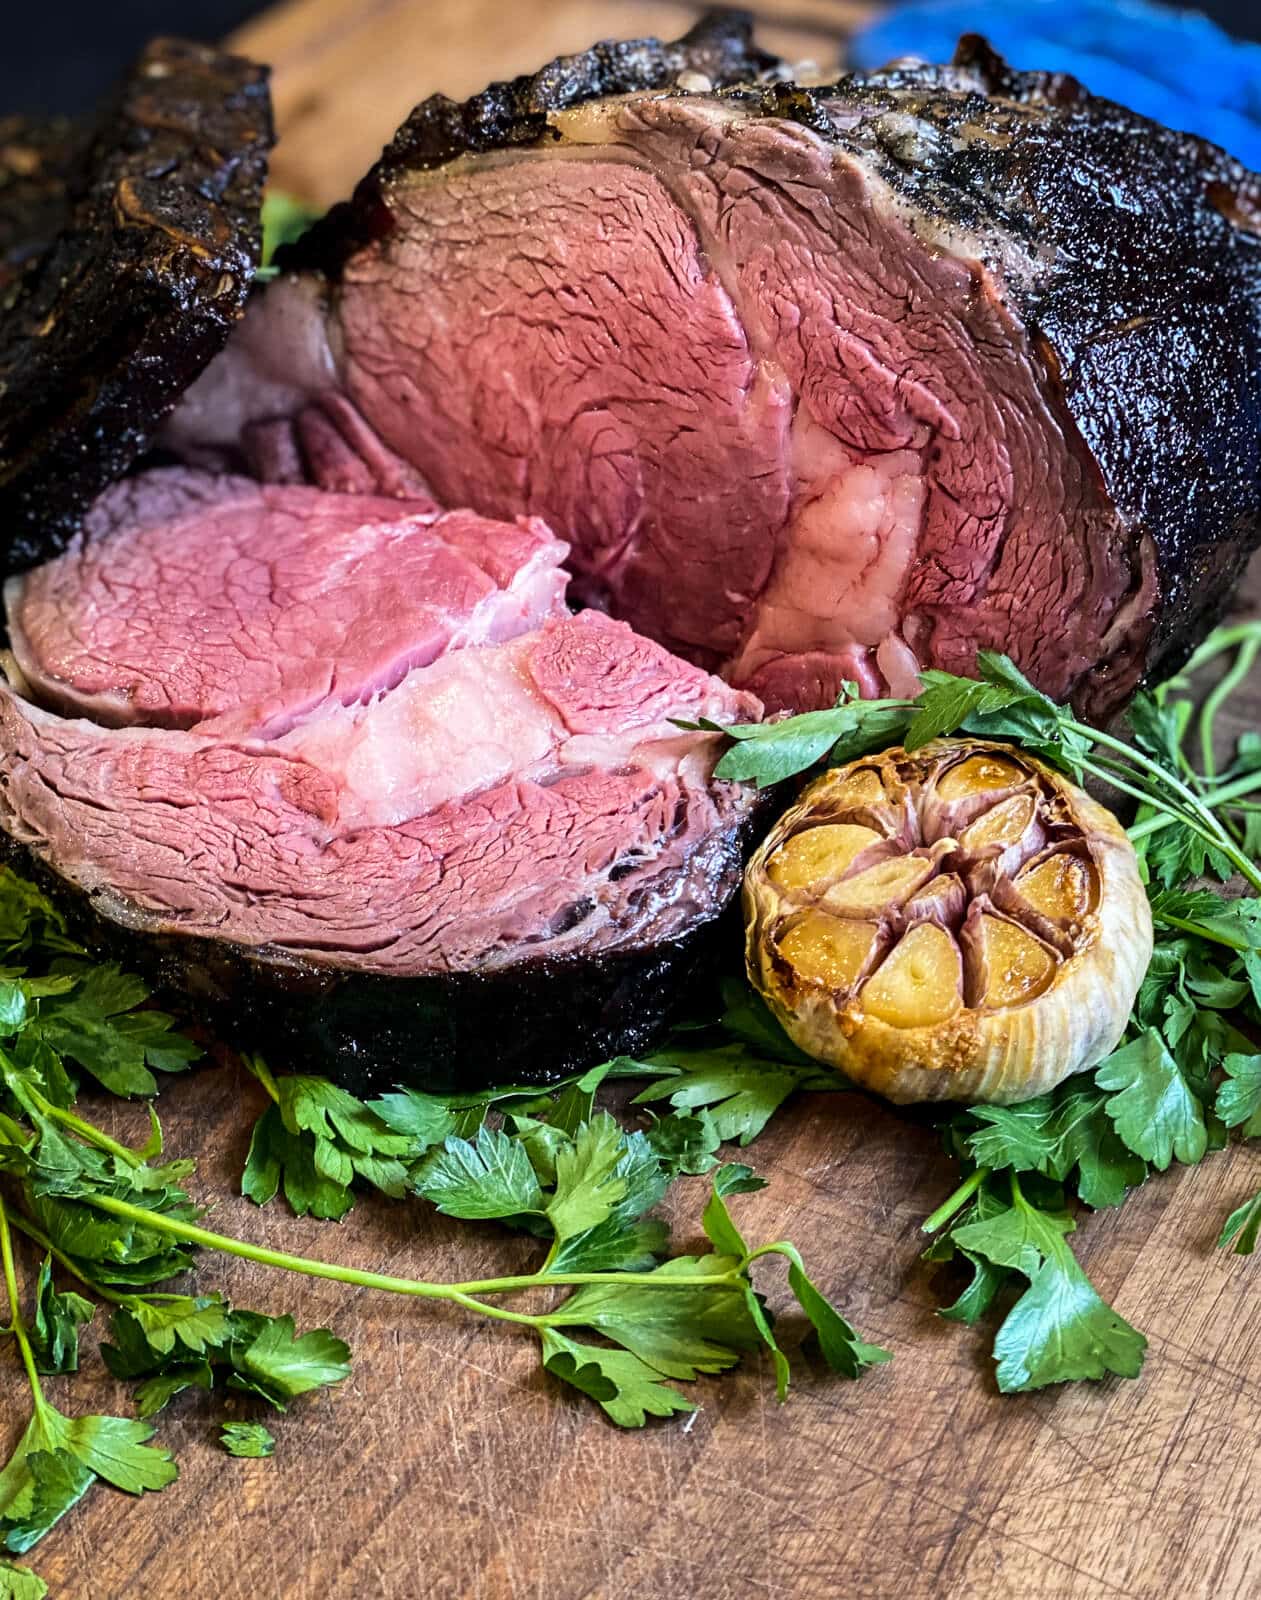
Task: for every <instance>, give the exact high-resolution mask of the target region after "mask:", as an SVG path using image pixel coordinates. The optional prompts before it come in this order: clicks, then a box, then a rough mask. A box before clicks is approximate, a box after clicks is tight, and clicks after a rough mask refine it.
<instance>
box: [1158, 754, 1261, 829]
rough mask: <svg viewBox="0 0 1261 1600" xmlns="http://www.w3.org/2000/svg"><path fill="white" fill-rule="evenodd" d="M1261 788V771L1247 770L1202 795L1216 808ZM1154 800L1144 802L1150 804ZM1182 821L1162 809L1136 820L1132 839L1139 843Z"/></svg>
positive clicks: (1202, 797) (1207, 803)
mask: <svg viewBox="0 0 1261 1600" xmlns="http://www.w3.org/2000/svg"><path fill="white" fill-rule="evenodd" d="M1258 789H1261V771H1258V772H1245V773H1244V774H1243V776H1242V777H1240V778H1235V779H1233V780H1232V782H1230V783H1223V784H1221V785H1220V786H1219V787H1218V788H1216V789H1208V790H1206V791H1205V793H1204V794H1202V795H1201V796H1200V799H1201V800H1203V802H1204V804H1205V805H1206V806H1212V807H1213V808H1214V809H1216V808H1217V807H1218V806H1225V805H1229V804H1230V803H1231V801H1233V800H1238V799H1240V798H1241V797H1242V796H1243V795H1246V794H1255V793H1256V791H1257V790H1258ZM1151 803H1152V802H1151V801H1150V800H1147V801H1145V802H1144V804H1146V805H1150V804H1151ZM1180 821H1182V818H1181V817H1180V816H1177V815H1175V814H1174V813H1173V812H1171V811H1162V812H1161V813H1160V814H1159V815H1158V816H1154V817H1144V818H1143V820H1142V821H1141V822H1136V823H1135V824H1134V826H1133V827H1132V828H1130V829H1128V830H1127V831H1128V833H1129V835H1130V838H1131V840H1133V841H1134V842H1135V843H1137V842H1138V841H1139V840H1140V839H1147V838H1150V836H1151V835H1152V834H1153V833H1159V832H1160V831H1161V829H1162V828H1168V827H1171V826H1172V824H1173V823H1175V822H1180Z"/></svg>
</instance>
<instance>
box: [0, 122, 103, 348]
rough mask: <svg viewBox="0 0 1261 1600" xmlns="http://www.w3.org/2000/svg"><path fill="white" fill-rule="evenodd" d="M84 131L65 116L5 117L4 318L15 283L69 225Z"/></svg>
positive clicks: (0, 213)
mask: <svg viewBox="0 0 1261 1600" xmlns="http://www.w3.org/2000/svg"><path fill="white" fill-rule="evenodd" d="M85 142H86V135H85V133H84V130H83V129H82V128H81V127H79V126H78V125H77V124H75V123H73V122H71V121H69V120H68V119H67V118H65V117H53V118H49V119H34V118H29V117H0V317H2V316H3V315H4V313H5V309H6V307H7V306H8V305H9V304H11V303H12V301H11V296H12V295H13V293H14V287H13V286H14V284H15V282H16V281H17V280H18V279H19V278H21V277H22V276H23V275H24V273H25V272H26V271H27V270H28V269H29V268H30V266H31V264H32V263H33V262H35V261H37V260H38V259H39V258H40V257H41V256H42V255H43V254H44V252H45V251H46V250H47V249H48V248H49V246H50V245H51V244H52V242H53V240H54V239H55V238H56V237H57V235H58V234H59V233H60V232H61V230H62V229H63V228H64V227H65V225H66V223H67V221H68V220H69V215H70V184H71V180H72V178H73V176H74V174H75V172H76V171H77V169H78V167H79V164H80V162H81V160H82V155H83V146H84V143H85Z"/></svg>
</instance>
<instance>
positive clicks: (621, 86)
mask: <svg viewBox="0 0 1261 1600" xmlns="http://www.w3.org/2000/svg"><path fill="white" fill-rule="evenodd" d="M780 65H781V63H780V62H779V61H778V59H777V58H776V57H775V56H771V55H767V54H766V52H765V51H763V50H759V49H758V48H757V46H756V45H755V44H754V43H753V23H752V19H751V18H750V17H749V16H748V15H747V13H745V12H741V11H715V12H710V13H708V14H707V15H705V16H703V17H702V18H701V19H700V21H699V22H697V23H696V25H695V26H694V27H693V28H691V29H690V30H689V31H688V32H687V33H685V34H684V35H683V37H682V38H681V39H678V40H675V41H674V42H672V43H669V44H666V43H663V42H662V41H661V40H660V39H630V40H625V41H623V40H612V41H609V40H606V41H603V42H602V43H600V44H595V45H592V47H591V48H590V49H589V50H583V51H581V52H580V53H579V54H577V55H572V56H559V57H557V59H556V60H555V61H550V62H549V63H548V64H547V66H545V67H543V68H542V69H541V71H539V72H535V73H530V74H527V75H525V76H522V77H520V78H513V79H512V80H511V82H508V83H492V84H491V85H490V87H489V88H488V89H484V90H483V91H482V93H481V94H477V95H474V96H473V98H472V99H471V100H465V101H464V102H463V103H462V104H461V103H460V102H458V101H455V100H449V99H448V98H447V96H446V95H444V94H435V95H431V96H430V98H429V99H428V100H425V101H423V102H422V103H421V104H420V105H418V106H417V107H416V109H415V110H414V111H413V112H412V114H411V116H410V117H408V119H407V121H406V122H405V123H404V124H403V126H402V127H401V128H400V129H399V130H398V132H397V133H396V134H395V136H394V138H393V139H392V140H391V142H390V143H389V144H388V145H387V146H386V147H385V150H384V151H383V152H382V155H381V159H380V161H378V162H377V164H376V166H374V167H373V168H372V170H371V171H370V172H369V173H368V174H367V176H366V177H365V178H364V179H363V180H362V182H361V183H360V184H359V186H358V187H357V188H356V190H355V193H354V197H353V199H351V200H349V201H348V202H346V203H345V204H343V205H339V206H334V207H333V209H332V210H331V211H330V212H329V213H328V215H327V216H326V217H325V218H323V219H322V220H321V221H320V222H318V223H316V225H315V226H314V227H313V228H312V229H311V230H310V231H309V232H308V233H307V234H306V235H305V236H304V237H303V238H302V239H301V240H299V242H298V243H297V244H296V245H294V246H291V247H290V248H289V249H287V250H285V251H283V252H282V253H281V257H280V259H281V262H282V264H283V265H284V266H286V267H296V268H302V267H306V268H315V269H318V270H320V271H323V272H327V273H329V274H330V275H333V274H336V273H337V272H338V271H339V270H340V268H341V266H342V264H343V263H344V262H345V261H346V259H347V258H348V257H349V256H351V255H353V254H354V253H355V251H356V250H358V249H360V248H361V247H362V246H363V245H365V244H370V243H371V242H372V241H373V240H374V239H378V238H380V237H382V235H383V234H385V233H388V232H389V231H390V229H391V227H392V226H393V222H392V218H391V214H390V210H389V206H388V202H387V200H386V198H385V196H386V191H387V190H388V188H389V186H390V184H391V183H392V181H393V180H394V179H395V178H397V177H399V176H400V175H402V174H404V173H407V172H418V171H427V170H429V169H431V168H433V167H441V166H444V165H446V163H447V162H449V161H454V160H456V158H457V157H459V156H464V155H480V154H482V153H484V152H485V151H487V150H503V149H510V148H512V147H513V146H517V145H531V144H536V143H538V142H539V141H541V140H544V139H547V138H550V137H552V135H551V133H550V131H549V127H548V117H549V115H550V114H551V113H552V112H556V111H564V110H566V109H568V108H569V107H571V106H577V105H582V104H583V103H584V102H586V101H589V100H599V99H602V98H605V97H608V96H611V95H621V94H637V93H644V92H651V91H653V90H660V89H670V88H673V87H674V86H675V84H676V83H677V82H678V78H679V75H680V73H696V74H698V75H699V76H700V77H703V78H705V79H707V80H708V81H709V83H710V84H711V85H713V86H714V87H715V88H722V87H725V86H727V85H732V84H748V83H756V82H757V81H758V80H759V79H760V78H762V77H763V76H765V75H766V74H767V73H770V72H772V71H774V70H776V69H777V68H779V67H780Z"/></svg>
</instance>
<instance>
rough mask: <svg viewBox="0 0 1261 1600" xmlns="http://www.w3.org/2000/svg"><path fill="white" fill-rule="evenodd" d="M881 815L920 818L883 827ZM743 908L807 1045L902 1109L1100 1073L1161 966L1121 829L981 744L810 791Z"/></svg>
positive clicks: (759, 965)
mask: <svg viewBox="0 0 1261 1600" xmlns="http://www.w3.org/2000/svg"><path fill="white" fill-rule="evenodd" d="M873 807H878V808H882V809H881V815H884V814H886V813H888V814H896V815H897V816H898V817H899V818H902V817H905V818H906V819H907V820H906V822H905V823H904V824H903V823H901V822H899V824H898V826H897V828H896V829H895V830H893V831H889V830H887V829H886V830H884V831H882V830H881V829H878V828H873V827H870V826H869V823H870V822H871V821H872V820H879V819H878V818H877V817H876V814H875V811H874V810H873ZM825 819H826V820H825ZM812 824H815V825H813V826H812ZM947 825H949V828H950V829H952V830H953V831H943V828H945V827H947ZM818 834H822V835H824V836H825V837H824V839H823V840H821V841H818V842H817V843H815V844H812V845H806V844H801V843H798V841H802V840H809V839H811V838H812V836H813V835H818ZM793 847H795V849H794V848H793ZM794 863H796V864H794ZM745 914H746V929H747V937H746V959H747V964H748V970H749V977H750V979H751V981H752V982H753V983H754V985H755V986H756V987H757V988H758V990H759V991H760V992H761V993H762V994H763V995H764V996H765V997H766V999H767V1001H768V1002H769V1004H770V1006H771V1008H772V1009H773V1010H774V1012H775V1014H776V1015H777V1016H778V1017H779V1019H780V1021H781V1022H782V1023H783V1025H784V1027H785V1028H786V1029H787V1031H788V1033H789V1034H790V1036H791V1037H792V1038H793V1039H794V1040H795V1041H796V1043H797V1044H798V1045H800V1046H801V1048H802V1049H803V1050H806V1051H808V1052H809V1053H810V1054H811V1055H813V1056H816V1057H817V1058H818V1059H819V1060H822V1061H827V1062H830V1063H832V1064H833V1065H835V1066H837V1067H839V1068H840V1069H841V1070H842V1071H843V1072H845V1073H846V1074H848V1075H849V1076H850V1077H852V1078H854V1079H855V1080H856V1081H857V1082H859V1083H862V1084H865V1085H866V1086H868V1087H869V1088H872V1089H875V1090H878V1091H879V1092H880V1093H882V1094H886V1095H888V1096H889V1098H890V1099H893V1100H898V1101H912V1100H940V1099H955V1100H991V1101H998V1102H1012V1101H1017V1100H1023V1099H1027V1098H1029V1097H1030V1096H1032V1095H1036V1094H1041V1093H1042V1092H1044V1091H1045V1090H1047V1089H1049V1088H1051V1087H1052V1086H1053V1085H1054V1084H1056V1083H1058V1082H1059V1081H1060V1079H1061V1078H1064V1077H1067V1076H1068V1075H1069V1074H1070V1073H1073V1072H1079V1071H1082V1070H1083V1069H1085V1068H1087V1067H1091V1066H1093V1065H1095V1063H1096V1062H1098V1061H1100V1060H1101V1059H1102V1058H1103V1057H1104V1056H1105V1055H1107V1054H1108V1052H1109V1051H1110V1050H1112V1049H1113V1048H1114V1047H1115V1045H1116V1044H1117V1042H1118V1041H1119V1040H1120V1038H1121V1036H1122V1034H1123V1033H1124V1031H1125V1025H1126V1022H1127V1020H1128V1018H1129V1015H1130V1009H1131V1007H1132V1006H1133V1003H1134V997H1135V994H1136V993H1137V991H1138V986H1139V983H1140V982H1141V981H1142V977H1143V974H1144V972H1145V971H1146V969H1147V964H1148V961H1149V960H1150V958H1151V945H1152V927H1151V911H1150V908H1149V906H1148V901H1147V896H1146V894H1145V892H1144V890H1143V886H1142V883H1141V882H1140V880H1139V875H1138V867H1137V862H1136V861H1135V857H1134V852H1133V849H1132V847H1131V846H1130V843H1129V841H1128V839H1127V838H1126V836H1125V833H1124V831H1123V830H1122V828H1121V827H1120V825H1119V824H1118V822H1117V821H1116V819H1115V817H1113V816H1112V814H1111V813H1110V812H1108V811H1106V810H1105V809H1104V808H1103V807H1102V806H1100V805H1098V804H1097V803H1096V802H1095V801H1093V800H1092V799H1091V798H1090V797H1089V796H1088V795H1087V794H1085V793H1084V792H1083V791H1082V790H1080V789H1078V788H1076V787H1075V786H1074V785H1073V784H1071V783H1069V782H1068V781H1067V780H1066V779H1065V778H1063V777H1061V776H1060V775H1059V774H1058V773H1056V772H1054V771H1053V770H1052V769H1050V768H1049V767H1046V766H1045V765H1043V764H1042V763H1041V762H1039V761H1037V760H1035V759H1034V758H1033V757H1030V756H1026V755H1024V754H1023V753H1022V752H1018V751H1015V750H1012V749H1010V748H1008V747H1006V746H998V745H990V744H985V743H982V742H980V741H976V740H966V741H965V740H940V741H937V742H936V743H934V744H932V745H929V746H927V747H925V748H924V749H922V750H918V751H915V752H913V753H908V752H906V751H904V750H889V751H886V752H885V753H884V755H882V756H878V757H865V758H864V759H863V760H862V761H861V762H856V763H854V764H853V767H852V768H844V767H842V768H838V769H836V770H835V771H832V772H830V773H827V774H825V775H824V777H822V778H820V779H818V780H817V781H816V782H815V783H813V784H811V785H810V787H809V788H807V789H806V790H805V792H804V793H803V794H802V796H801V798H800V800H799V801H798V803H797V804H796V805H795V806H793V807H791V808H790V809H789V810H788V811H787V812H786V813H785V814H784V816H783V817H781V818H780V821H779V823H778V824H777V826H776V827H775V829H774V830H773V831H772V833H771V835H770V837H769V838H768V839H767V840H766V841H765V843H764V844H763V845H762V847H761V849H760V850H759V851H758V852H757V854H756V855H755V856H754V858H753V860H752V862H751V863H750V865H749V869H748V872H747V874H746V877H745Z"/></svg>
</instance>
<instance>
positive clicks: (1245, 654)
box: [1200, 635, 1261, 780]
mask: <svg viewBox="0 0 1261 1600" xmlns="http://www.w3.org/2000/svg"><path fill="white" fill-rule="evenodd" d="M1259 650H1261V637H1257V636H1255V635H1254V636H1253V637H1252V638H1250V639H1247V640H1245V641H1244V643H1243V644H1242V645H1241V646H1240V649H1239V654H1238V655H1237V656H1236V657H1235V660H1234V663H1233V665H1232V666H1231V668H1230V671H1229V672H1227V673H1225V674H1224V675H1223V677H1222V680H1221V682H1220V683H1218V684H1216V685H1215V686H1214V688H1213V690H1212V692H1211V693H1210V694H1209V695H1207V696H1206V698H1205V701H1204V705H1203V706H1202V708H1201V710H1200V764H1201V766H1202V767H1203V768H1204V776H1205V777H1206V778H1208V779H1210V780H1211V779H1213V778H1215V777H1216V776H1217V757H1216V755H1215V753H1214V750H1213V723H1214V722H1215V720H1216V718H1217V713H1218V711H1220V710H1221V707H1222V705H1223V703H1224V702H1225V701H1226V700H1228V699H1229V698H1230V696H1231V695H1232V694H1234V692H1235V690H1236V689H1237V688H1238V687H1239V685H1240V684H1241V683H1242V682H1243V681H1244V679H1245V678H1246V677H1247V676H1248V674H1249V673H1250V672H1251V671H1252V664H1253V662H1254V661H1255V660H1256V659H1257V652H1258V651H1259Z"/></svg>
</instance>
